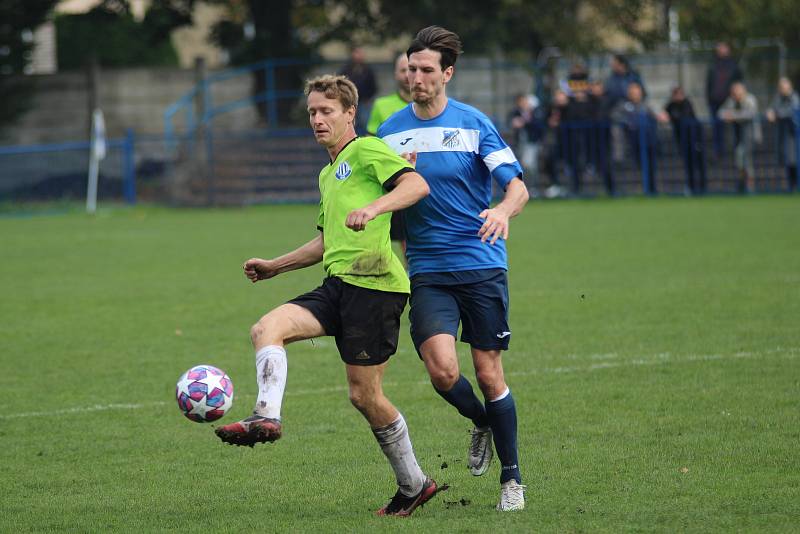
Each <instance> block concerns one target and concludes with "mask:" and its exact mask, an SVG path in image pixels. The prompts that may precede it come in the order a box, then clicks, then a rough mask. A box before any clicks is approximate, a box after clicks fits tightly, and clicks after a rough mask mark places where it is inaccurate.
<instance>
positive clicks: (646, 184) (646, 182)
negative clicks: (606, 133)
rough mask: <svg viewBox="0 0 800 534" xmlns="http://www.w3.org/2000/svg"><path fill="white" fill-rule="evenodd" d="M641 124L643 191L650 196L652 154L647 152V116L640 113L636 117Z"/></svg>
mask: <svg viewBox="0 0 800 534" xmlns="http://www.w3.org/2000/svg"><path fill="white" fill-rule="evenodd" d="M636 120H637V121H638V123H639V125H638V126H639V163H640V165H641V170H642V191H643V192H644V194H645V195H649V194H650V193H651V192H652V191H651V190H650V154H648V151H647V126H648V124H647V114H646V113H644V112H639V113H638V114H637V116H636Z"/></svg>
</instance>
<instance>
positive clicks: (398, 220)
mask: <svg viewBox="0 0 800 534" xmlns="http://www.w3.org/2000/svg"><path fill="white" fill-rule="evenodd" d="M389 238H390V239H391V240H392V241H405V239H406V220H405V216H404V215H403V210H400V211H393V212H392V222H391V226H390V227H389Z"/></svg>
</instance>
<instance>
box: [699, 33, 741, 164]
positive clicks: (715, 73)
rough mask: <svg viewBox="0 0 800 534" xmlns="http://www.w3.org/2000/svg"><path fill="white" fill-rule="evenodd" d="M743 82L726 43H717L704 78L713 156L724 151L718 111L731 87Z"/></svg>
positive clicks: (723, 126) (723, 127)
mask: <svg viewBox="0 0 800 534" xmlns="http://www.w3.org/2000/svg"><path fill="white" fill-rule="evenodd" d="M742 80H743V76H742V71H741V70H740V69H739V64H738V63H737V62H736V60H735V59H734V58H733V57H731V48H730V46H728V43H724V42H720V43H717V46H716V48H715V49H714V59H713V60H712V62H711V64H710V65H709V67H708V74H707V76H706V99H707V100H708V110H709V113H710V114H711V124H712V128H713V139H714V155H715V156H716V157H720V156H721V155H722V153H723V151H724V149H725V124H724V122H723V121H722V120H720V119H719V109H720V108H721V107H722V104H724V103H725V101H726V100H727V99H728V97H729V96H730V94H731V86H732V85H733V84H734V83H736V82H740V81H742Z"/></svg>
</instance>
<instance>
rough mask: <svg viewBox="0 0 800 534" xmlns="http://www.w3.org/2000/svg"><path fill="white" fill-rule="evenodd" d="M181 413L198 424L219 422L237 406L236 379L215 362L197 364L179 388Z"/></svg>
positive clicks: (185, 374) (178, 395) (182, 379)
mask: <svg viewBox="0 0 800 534" xmlns="http://www.w3.org/2000/svg"><path fill="white" fill-rule="evenodd" d="M175 398H176V399H177V400H178V408H180V409H181V413H183V415H185V416H186V417H188V418H189V419H191V420H192V421H195V422H197V423H209V422H211V421H216V420H217V419H219V418H220V417H222V416H223V415H225V412H227V411H228V410H230V408H231V406H233V382H232V381H231V379H230V378H229V377H228V375H226V374H225V372H224V371H222V370H221V369H218V368H216V367H214V366H213V365H196V366H194V367H192V368H191V369H189V370H188V371H186V372H185V373H183V375H181V377H180V378H179V379H178V384H177V386H176V387H175Z"/></svg>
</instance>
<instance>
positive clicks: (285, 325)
mask: <svg viewBox="0 0 800 534" xmlns="http://www.w3.org/2000/svg"><path fill="white" fill-rule="evenodd" d="M306 95H307V96H308V100H307V105H308V113H309V121H310V123H311V127H312V129H313V130H314V137H315V138H316V140H317V142H318V143H319V144H320V145H322V146H323V147H325V148H326V149H327V150H328V155H329V156H330V159H331V161H330V163H329V164H328V165H326V166H325V167H324V168H323V169H322V171H321V172H320V174H319V188H320V194H321V195H320V196H321V199H320V210H319V216H318V219H317V227H318V229H319V231H320V233H319V235H318V236H317V237H315V238H314V239H312V240H311V241H309V242H308V243H306V244H305V245H302V246H300V247H299V248H297V249H295V250H293V251H292V252H289V253H288V254H284V255H283V256H279V257H277V258H274V259H270V260H265V259H260V258H251V259H249V260H247V261H246V262H245V263H244V266H243V267H244V273H245V275H246V276H247V278H249V279H250V280H251V281H252V282H257V281H259V280H266V279H269V278H272V277H274V276H277V275H278V274H281V273H284V272H287V271H291V270H294V269H300V268H303V267H308V266H310V265H315V264H317V263H319V262H320V261H321V262H322V263H323V267H324V269H325V273H326V274H327V277H326V278H325V280H324V281H323V283H322V285H321V286H320V287H318V288H316V289H315V290H313V291H310V292H308V293H305V294H303V295H300V296H299V297H297V298H294V299H292V300H291V301H289V302H288V303H286V304H283V305H281V306H278V307H277V308H275V309H273V310H272V311H270V312H269V313H267V314H266V315H264V316H263V317H262V318H261V319H260V320H259V321H258V322H257V323H256V324H255V325H254V326H253V327H252V329H251V331H250V335H251V338H252V341H253V346H254V347H255V350H256V381H257V383H258V389H259V391H258V398H257V399H256V405H255V408H254V410H253V415H252V416H250V417H248V418H246V419H244V420H242V421H239V422H236V423H231V424H228V425H225V426H222V427H219V428H217V430H216V433H217V435H218V436H219V437H220V439H222V441H224V442H226V443H229V444H232V445H247V446H250V447H252V446H253V445H255V444H256V443H264V442H267V441H275V440H277V439H279V438H280V437H281V434H282V431H283V427H282V423H281V417H280V412H281V404H282V401H283V392H284V388H285V386H286V372H287V361H286V350H285V349H284V347H285V345H286V344H288V343H291V342H293V341H299V340H302V339H309V338H314V337H320V336H334V338H335V339H336V346H337V347H338V349H339V355H340V356H341V358H342V360H343V361H344V362H345V365H346V369H347V382H348V385H349V388H350V400H351V402H352V403H353V406H355V407H356V408H357V409H358V410H359V411H360V412H361V413H362V414H363V415H364V417H365V418H366V419H367V421H368V422H369V425H370V427H371V428H372V432H373V434H374V435H375V438H376V439H377V441H378V443H379V445H380V447H381V449H382V450H383V452H384V454H385V455H386V457H387V459H388V460H389V463H390V464H391V466H392V469H393V471H394V473H395V477H396V479H397V485H398V489H397V492H396V493H395V495H394V496H393V497H392V499H391V500H390V501H389V503H388V504H387V505H386V506H384V507H382V508H381V509H380V510H378V514H379V515H400V516H405V515H410V514H411V513H412V512H413V511H414V510H415V509H416V508H417V507H418V506H420V505H422V504H424V503H425V502H426V501H428V500H429V499H430V498H431V497H433V496H434V495H435V494H436V493H437V491H439V489H440V488H439V487H438V486H437V484H436V482H435V481H434V480H432V479H430V478H428V477H427V476H426V475H425V474H424V473H423V472H422V470H421V469H420V467H419V464H418V463H417V460H416V457H415V455H414V451H413V448H412V446H411V439H410V437H409V434H408V427H407V426H406V423H405V420H404V419H403V416H402V415H401V414H400V412H398V411H397V408H395V407H394V406H393V405H392V403H391V402H390V401H389V399H387V398H386V397H385V396H384V394H383V389H382V386H381V384H382V381H383V373H384V370H385V368H386V364H387V361H388V359H389V357H390V356H391V355H392V354H394V353H395V351H396V350H397V339H398V334H399V330H400V315H401V314H402V312H403V308H404V307H405V305H406V301H407V300H408V293H409V281H408V276H407V275H406V272H405V269H403V265H402V264H401V263H400V260H399V259H398V258H397V256H395V254H394V252H393V251H392V247H391V242H390V240H389V217H390V215H389V213H390V212H391V211H393V210H397V209H402V208H405V207H407V206H410V205H411V204H413V203H415V202H417V201H418V200H420V199H421V198H423V197H425V196H426V195H427V194H428V191H429V190H428V184H427V183H426V182H425V180H424V179H423V178H422V177H421V176H420V175H419V174H417V173H416V172H414V169H412V168H411V167H409V165H408V163H407V162H406V161H405V160H404V159H403V158H401V157H400V156H398V155H397V154H395V153H394V152H393V151H392V150H391V149H390V148H389V147H388V146H387V145H386V144H385V143H384V142H383V141H382V140H380V139H378V138H375V137H367V138H359V137H357V136H356V133H355V129H354V126H353V122H354V120H355V114H356V109H357V106H358V92H357V90H356V88H355V85H353V83H352V82H350V81H349V80H348V79H347V78H346V77H344V76H330V75H328V76H321V77H319V78H315V79H313V80H310V81H308V82H307V84H306ZM387 191H388V192H387Z"/></svg>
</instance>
